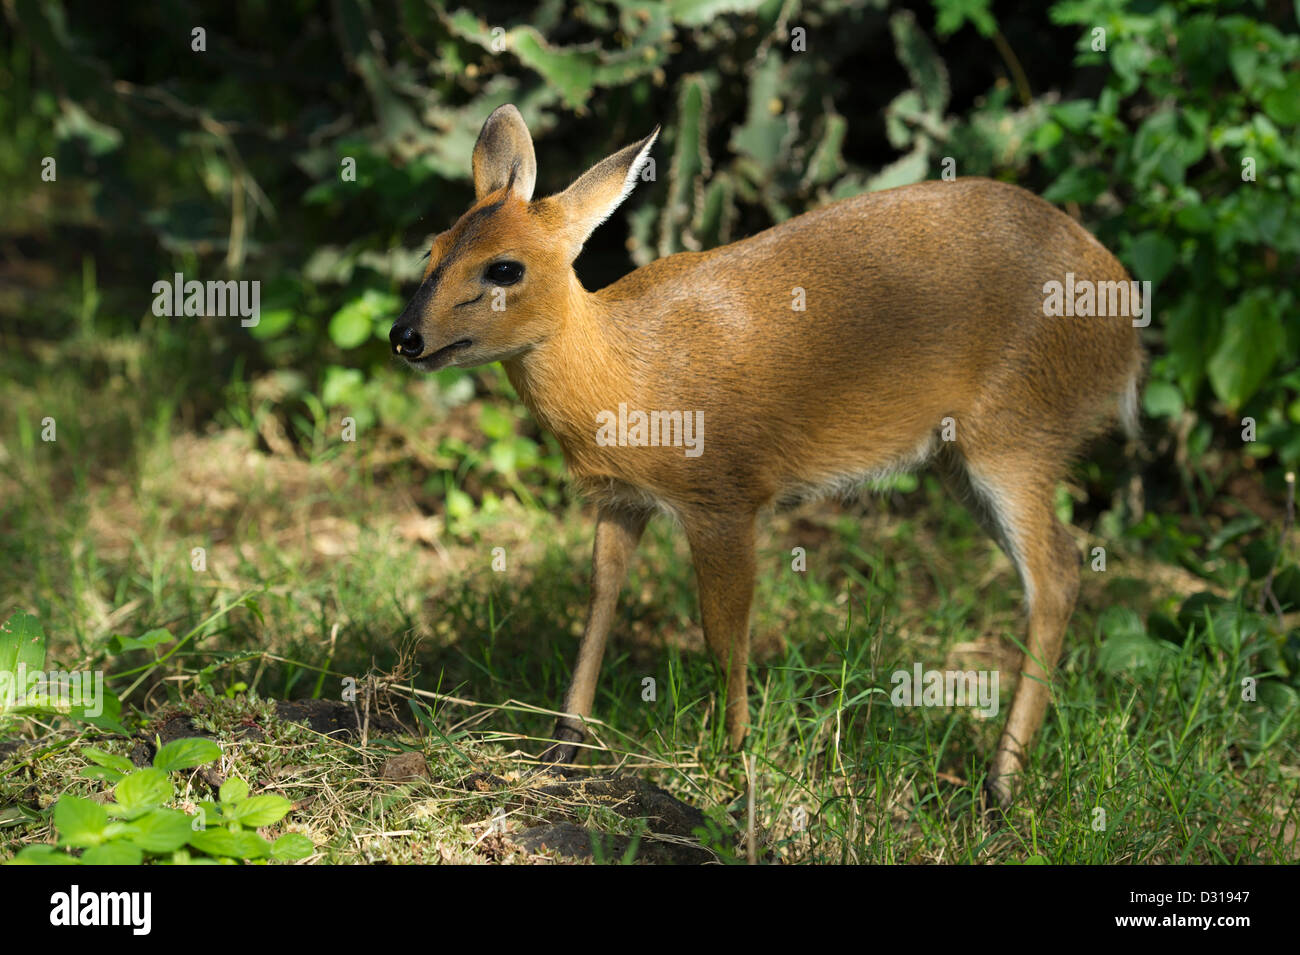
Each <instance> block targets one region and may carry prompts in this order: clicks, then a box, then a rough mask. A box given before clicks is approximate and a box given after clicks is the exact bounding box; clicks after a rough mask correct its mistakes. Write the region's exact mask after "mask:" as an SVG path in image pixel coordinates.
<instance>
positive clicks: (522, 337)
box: [390, 106, 1142, 805]
mask: <svg viewBox="0 0 1300 955" xmlns="http://www.w3.org/2000/svg"><path fill="white" fill-rule="evenodd" d="M657 135H658V129H656V130H655V132H653V133H651V134H650V135H649V136H647V137H646V138H645V139H643V140H641V141H640V142H638V143H635V144H633V145H631V146H628V147H626V148H625V149H622V150H620V151H619V152H616V153H614V154H613V155H612V156H609V157H608V158H606V159H604V160H603V161H601V162H599V163H597V164H596V165H595V166H593V167H592V168H591V169H589V170H588V171H587V172H585V173H584V174H583V175H582V176H581V177H579V178H578V179H577V180H576V181H575V182H574V183H573V184H572V185H570V186H569V187H568V188H567V189H565V190H564V191H563V192H561V193H559V194H557V195H553V196H548V197H546V198H543V199H534V198H533V187H534V185H535V183H536V180H537V163H536V159H535V156H534V152H533V143H532V138H531V137H530V136H529V134H528V129H527V127H526V126H525V125H524V122H523V118H522V117H521V116H520V114H519V112H518V110H516V109H515V108H514V107H513V106H502V107H501V108H499V109H497V110H496V111H494V112H493V113H492V114H491V115H490V116H489V117H488V118H487V121H486V122H485V123H484V124H483V129H482V132H481V133H480V134H479V137H478V141H477V143H476V144H475V146H474V155H473V174H474V191H475V194H476V197H477V199H476V201H475V203H474V205H473V206H472V207H471V208H470V210H469V211H468V212H466V213H465V215H463V216H462V217H461V218H460V220H459V221H458V222H457V223H456V224H455V225H453V226H452V227H451V228H450V229H449V230H447V231H446V232H443V233H442V234H441V235H439V236H438V237H437V238H436V239H434V241H433V246H432V249H431V252H430V255H429V264H428V268H427V270H426V271H425V274H424V278H423V281H422V284H421V285H420V288H419V290H418V291H417V292H416V293H415V296H414V297H413V298H412V299H411V301H410V304H408V305H407V307H406V309H405V310H404V311H403V312H402V315H401V317H400V318H398V320H397V322H396V323H395V324H394V325H393V328H392V332H391V333H390V339H391V342H392V347H393V350H394V352H395V353H396V354H398V355H400V356H401V357H402V358H404V359H406V361H407V362H409V363H410V364H411V365H413V366H414V367H416V368H420V369H424V370H426V371H433V370H435V369H438V368H443V367H446V366H449V365H457V366H461V367H469V366H474V365H482V364H484V363H487V362H494V361H499V362H501V363H502V364H503V365H504V366H505V369H506V373H507V374H508V375H509V377H510V381H511V383H512V384H513V385H514V387H515V389H516V390H517V391H518V393H519V395H520V397H521V398H522V399H523V400H524V403H525V404H526V405H527V406H528V408H529V409H530V411H531V412H532V413H533V415H534V416H535V417H536V419H537V421H538V422H539V423H540V424H541V425H542V426H543V427H545V428H546V429H548V430H549V431H551V432H552V433H553V434H554V435H555V436H556V438H557V439H558V440H559V442H560V444H561V445H562V447H563V449H564V454H565V458H566V461H567V464H568V467H569V469H570V471H571V473H572V476H573V478H574V479H575V481H576V483H577V484H578V485H579V487H580V488H581V489H582V490H584V491H585V492H586V493H587V494H588V495H589V496H591V497H592V498H594V499H595V502H596V504H597V506H598V510H597V517H596V540H595V554H594V571H593V574H592V585H591V586H592V594H591V603H590V607H589V609H588V612H587V621H586V629H585V630H584V632H583V636H582V641H581V646H580V648H579V650H578V660H577V665H576V668H575V670H574V675H573V683H572V685H571V687H570V689H569V692H568V696H567V698H566V699H565V702H564V710H565V712H566V713H567V714H568V715H567V716H566V717H565V718H563V719H561V720H559V721H558V722H557V724H556V727H555V733H554V740H555V745H554V746H552V747H551V748H550V749H549V750H548V751H547V753H546V754H545V757H544V758H545V759H547V760H549V761H553V762H569V761H571V760H572V759H573V758H574V757H575V755H576V752H577V746H575V744H577V743H581V742H582V740H583V739H584V731H583V718H584V717H587V716H589V715H590V714H591V708H592V701H593V698H594V696H595V688H596V679H597V675H598V673H599V670H600V663H601V657H602V655H603V653H604V649H605V639H606V637H607V635H608V634H609V630H610V625H611V622H612V620H613V617H614V612H615V603H616V600H617V598H618V594H619V590H620V589H621V587H622V584H623V580H624V576H625V572H626V570H627V566H628V561H629V558H630V557H631V555H632V552H633V550H634V548H635V547H636V544H637V541H638V539H639V538H640V537H641V533H642V531H643V530H644V528H645V526H646V521H647V520H648V519H649V517H650V516H651V515H652V514H653V513H654V512H656V511H662V512H666V513H667V514H669V515H671V516H672V517H673V518H675V519H676V520H677V521H679V522H680V524H681V525H682V527H683V528H684V529H685V532H686V537H687V540H688V541H689V543H690V548H691V555H692V560H693V563H694V567H695V573H696V578H697V580H698V584H699V599H700V612H701V615H702V618H703V621H702V622H703V627H704V635H705V638H706V641H707V643H708V645H709V648H710V649H711V650H712V651H713V653H714V654H715V655H716V657H717V659H718V662H719V665H720V666H721V667H722V669H723V671H724V672H725V675H726V687H727V699H726V728H727V732H728V734H729V737H730V740H731V743H732V744H733V745H735V746H739V745H740V744H741V743H742V742H743V740H744V737H745V733H746V729H747V724H748V715H749V708H748V700H747V698H746V669H747V663H748V659H749V610H750V602H751V598H752V597H753V593H754V574H755V560H754V535H755V528H754V524H755V518H756V516H757V515H758V513H759V512H760V510H762V509H763V508H764V507H765V506H766V505H769V504H771V503H773V502H776V501H780V500H782V499H788V498H792V497H798V496H800V495H803V494H805V493H807V492H816V491H819V490H836V491H841V490H843V489H844V488H845V487H846V486H850V485H854V484H857V483H860V482H863V481H867V480H870V479H871V478H873V477H878V476H881V475H885V474H888V473H892V472H896V471H898V470H900V469H912V468H917V467H919V466H921V465H923V464H926V463H928V462H934V463H937V464H938V465H940V469H941V473H942V474H943V476H944V477H945V479H946V480H947V482H948V483H949V485H950V486H951V487H952V488H954V489H955V490H956V492H957V493H958V494H959V495H960V497H961V499H962V500H963V501H965V502H966V503H967V504H968V505H969V506H970V507H971V508H972V509H973V511H974V513H975V515H976V517H977V518H978V520H979V521H980V523H981V524H982V526H983V527H984V528H986V529H987V530H988V531H989V532H990V533H991V534H992V536H993V537H994V539H995V540H996V541H997V542H998V543H999V545H1000V546H1001V547H1002V549H1003V550H1004V551H1005V552H1006V553H1007V555H1008V556H1009V557H1010V559H1011V560H1012V562H1013V563H1014V565H1015V567H1016V569H1017V571H1018V572H1019V575H1020V578H1021V580H1022V582H1023V585H1024V592H1025V599H1026V603H1027V605H1028V616H1029V635H1028V642H1027V644H1026V646H1027V647H1028V653H1027V654H1026V655H1025V657H1024V661H1023V664H1022V666H1021V675H1020V680H1019V683H1018V686H1017V687H1016V692H1015V699H1014V701H1013V703H1012V706H1011V712H1010V714H1009V716H1008V718H1007V722H1006V727H1005V729H1004V731H1003V733H1002V736H1001V740H1000V742H999V744H998V748H997V751H996V754H995V755H994V757H993V761H992V765H991V767H990V770H989V773H988V776H987V778H986V789H987V790H988V792H989V794H990V795H991V796H993V797H994V799H995V800H996V801H997V802H999V803H1001V804H1003V805H1005V804H1006V803H1007V802H1008V800H1009V799H1010V796H1011V794H1012V791H1013V786H1014V781H1015V778H1016V776H1017V774H1018V773H1020V772H1021V771H1022V769H1023V768H1024V766H1025V762H1026V757H1027V749H1028V747H1029V744H1030V742H1031V741H1032V739H1033V738H1034V734H1035V732H1036V731H1037V730H1038V727H1039V724H1040V723H1041V722H1042V719H1043V713H1044V710H1045V708H1046V706H1047V702H1048V696H1049V692H1050V690H1049V681H1050V679H1051V673H1052V668H1053V666H1054V665H1055V663H1056V659H1057V655H1058V653H1059V652H1060V649H1061V642H1062V637H1063V636H1064V634H1065V628H1066V623H1067V621H1068V619H1069V617H1070V614H1071V611H1072V609H1073V605H1074V600H1075V593H1076V591H1077V590H1078V586H1079V563H1080V561H1079V554H1078V551H1077V550H1076V548H1075V546H1074V544H1073V543H1072V541H1071V538H1070V535H1069V534H1068V533H1067V532H1066V530H1065V528H1064V527H1063V526H1062V525H1061V524H1060V523H1058V522H1057V519H1056V516H1055V513H1054V510H1053V493H1054V489H1055V487H1056V483H1057V481H1058V480H1059V479H1061V478H1062V477H1063V475H1064V473H1065V471H1066V468H1067V466H1068V464H1069V462H1070V460H1071V458H1072V457H1073V456H1074V455H1075V454H1076V453H1077V452H1078V451H1079V449H1080V447H1081V445H1082V444H1083V443H1084V442H1085V440H1086V439H1087V438H1088V437H1089V436H1090V435H1092V434H1094V433H1096V432H1098V431H1100V430H1101V428H1102V427H1103V426H1104V425H1106V424H1107V423H1109V422H1110V421H1113V420H1114V419H1115V418H1117V417H1118V418H1119V419H1120V420H1121V422H1122V423H1124V424H1125V425H1126V427H1127V428H1128V429H1129V430H1130V431H1132V430H1134V429H1135V426H1136V418H1137V394H1138V392H1137V388H1138V381H1139V377H1140V374H1141V369H1142V352H1141V348H1140V346H1139V343H1138V334H1137V331H1136V329H1135V328H1134V323H1133V321H1132V320H1131V318H1130V317H1129V316H1111V317H1103V318H1077V317H1070V318H1059V317H1048V316H1047V315H1046V314H1045V313H1046V309H1045V307H1044V302H1045V297H1046V296H1045V291H1046V290H1045V285H1046V284H1047V283H1050V282H1066V281H1067V274H1068V273H1073V277H1074V281H1075V283H1076V285H1078V283H1079V282H1082V281H1085V280H1086V281H1090V282H1093V283H1098V282H1108V283H1109V282H1117V283H1125V285H1124V289H1125V290H1127V288H1128V285H1127V283H1128V275H1127V274H1126V273H1125V271H1124V268H1123V266H1121V265H1120V263H1119V262H1118V261H1116V260H1115V258H1114V257H1113V256H1112V255H1111V254H1110V253H1109V252H1107V251H1106V249H1105V248H1103V247H1102V246H1101V244H1100V243H1098V242H1097V240H1096V239H1094V238H1093V237H1092V236H1091V235H1090V234H1089V233H1088V232H1087V231H1086V230H1084V229H1083V228H1082V227H1081V226H1079V225H1078V224H1077V223H1076V222H1074V220H1072V219H1071V218H1070V217H1069V216H1067V215H1065V214H1064V213H1062V212H1060V211H1058V210H1057V209H1055V208H1053V207H1052V206H1051V205H1049V204H1048V203H1047V202H1044V201H1043V200H1042V199H1039V198H1037V197H1036V196H1034V195H1032V194H1031V193H1029V192H1026V191H1025V190H1023V189H1020V188H1017V187H1015V186H1011V185H1005V184H1003V183H1000V182H993V181H990V180H987V179H958V180H956V181H952V182H925V183H920V184H917V185H913V186H905V187H902V188H898V189H889V190H886V191H884V192H877V193H872V194H869V195H861V196H856V197H854V198H850V199H844V200H842V201H840V202H836V203H833V204H831V205H828V206H825V207H823V208H820V209H817V210H815V211H813V212H809V213H806V214H804V215H801V216H797V217H796V218H793V219H790V220H789V221H788V222H784V223H782V224H781V225H778V226H776V227H774V228H771V229H768V230H767V231H766V232H762V233H759V234H758V235H755V236H753V237H751V238H748V239H745V240H743V241H740V242H734V243H732V244H731V245H727V246H724V247H722V248H717V249H713V250H711V251H708V252H683V253H680V254H678V255H672V256H669V257H667V258H664V259H659V260H658V261H656V262H652V263H651V264H649V265H647V266H645V267H643V268H639V269H637V270H636V271H634V272H632V273H631V274H630V275H628V276H626V277H624V278H623V279H621V280H619V281H617V282H615V283H614V284H613V285H611V286H609V287H608V288H605V289H602V290H600V291H599V292H594V293H593V292H588V291H587V290H586V289H585V288H583V287H582V284H581V283H580V282H579V281H578V278H577V276H576V275H575V274H574V271H573V261H574V259H575V258H576V257H577V256H578V253H579V252H581V251H582V247H583V244H584V243H585V242H586V241H587V239H588V238H589V237H590V236H591V234H592V232H593V231H594V230H595V228H596V227H597V226H598V225H600V224H601V223H602V222H603V221H605V219H607V218H608V217H609V215H610V213H612V212H613V211H614V209H615V208H617V206H618V205H619V203H621V202H622V201H623V200H624V199H625V198H626V197H627V195H628V193H629V192H631V190H632V187H633V186H634V185H635V184H636V182H637V179H638V177H639V175H640V173H641V170H642V167H643V165H644V164H645V162H646V159H647V157H648V156H649V154H650V147H651V146H652V145H653V144H654V141H655V137H656V136H657ZM1105 287H1106V286H1103V288H1105ZM800 297H802V299H803V301H802V304H803V306H804V308H803V309H802V310H797V307H796V306H795V303H797V302H799V300H800ZM626 409H632V411H634V412H644V413H656V412H658V413H659V414H655V415H654V417H653V418H651V419H650V420H651V428H652V430H653V431H654V433H653V434H652V435H649V436H647V435H646V434H645V433H644V432H645V429H644V420H642V422H641V424H642V428H641V431H640V432H639V433H637V434H636V435H632V434H631V432H628V436H629V440H627V441H621V440H611V438H612V437H613V425H612V424H611V422H612V421H613V420H614V419H615V417H616V416H617V417H618V418H620V419H621V418H623V416H624V415H627V416H628V418H629V419H632V418H633V415H632V414H631V413H629V412H628V411H627V410H626ZM675 412H681V417H680V418H678V417H677V416H676V415H675V414H674V413H675ZM647 416H648V415H647ZM679 422H680V426H679ZM669 425H671V427H670V426H669ZM661 426H662V427H661ZM692 426H694V427H693V431H688V429H691V428H692ZM624 427H625V426H624V423H623V421H622V420H620V421H619V424H618V432H619V437H620V438H621V437H623V434H624ZM679 428H680V430H679ZM945 429H946V430H947V432H950V433H945ZM680 432H686V433H687V434H689V435H690V436H691V438H692V439H693V441H694V447H693V448H692V447H684V446H683V441H682V440H681V433H680ZM633 437H634V438H636V439H637V440H631V438H633ZM658 438H662V439H663V440H656V439H658ZM948 439H951V440H948ZM629 445H638V446H629Z"/></svg>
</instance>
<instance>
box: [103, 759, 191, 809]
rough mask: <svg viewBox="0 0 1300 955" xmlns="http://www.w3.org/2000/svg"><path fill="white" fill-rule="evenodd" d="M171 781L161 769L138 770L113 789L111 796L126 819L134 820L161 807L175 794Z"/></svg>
mask: <svg viewBox="0 0 1300 955" xmlns="http://www.w3.org/2000/svg"><path fill="white" fill-rule="evenodd" d="M175 791H176V790H175V787H174V786H172V781H171V780H170V779H168V778H167V774H166V773H164V772H163V771H162V770H161V769H138V770H136V771H135V772H133V773H131V775H129V776H127V777H126V778H125V779H123V780H122V781H121V782H120V783H118V784H117V785H116V786H115V787H114V788H113V795H114V796H115V797H117V803H118V805H119V806H120V807H121V808H122V814H123V815H124V816H126V818H128V819H130V818H134V817H135V816H138V815H140V814H141V813H143V812H146V811H147V810H149V809H153V808H154V807H156V806H161V805H162V804H163V803H165V802H166V801H167V800H169V799H171V798H172V795H173V794H174V793H175Z"/></svg>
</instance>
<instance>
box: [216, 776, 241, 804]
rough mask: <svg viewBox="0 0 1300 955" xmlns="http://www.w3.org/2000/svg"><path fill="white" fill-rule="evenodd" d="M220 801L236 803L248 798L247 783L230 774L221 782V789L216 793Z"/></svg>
mask: <svg viewBox="0 0 1300 955" xmlns="http://www.w3.org/2000/svg"><path fill="white" fill-rule="evenodd" d="M218 795H219V796H220V799H221V801H222V802H225V803H236V802H240V801H241V800H244V799H247V798H248V783H246V782H244V781H243V780H242V779H240V778H239V777H238V776H231V777H230V778H229V779H227V780H226V781H225V782H224V783H222V784H221V790H220V792H219V793H218Z"/></svg>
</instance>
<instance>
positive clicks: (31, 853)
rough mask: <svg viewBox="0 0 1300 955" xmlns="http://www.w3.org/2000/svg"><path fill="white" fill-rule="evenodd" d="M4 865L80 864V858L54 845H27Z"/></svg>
mask: <svg viewBox="0 0 1300 955" xmlns="http://www.w3.org/2000/svg"><path fill="white" fill-rule="evenodd" d="M5 865H81V860H80V859H76V858H74V857H72V856H70V855H68V853H66V852H63V851H61V850H59V849H56V848H54V846H45V845H41V846H27V847H26V848H25V849H23V850H22V851H21V852H20V853H18V855H16V856H14V857H13V858H12V859H10V860H9V861H8V862H6V863H5Z"/></svg>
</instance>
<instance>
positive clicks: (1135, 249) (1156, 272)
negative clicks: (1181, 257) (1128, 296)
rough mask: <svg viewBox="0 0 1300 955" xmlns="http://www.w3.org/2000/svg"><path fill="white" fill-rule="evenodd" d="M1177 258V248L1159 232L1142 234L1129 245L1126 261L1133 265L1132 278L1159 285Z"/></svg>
mask: <svg viewBox="0 0 1300 955" xmlns="http://www.w3.org/2000/svg"><path fill="white" fill-rule="evenodd" d="M1177 257H1178V248H1177V246H1175V245H1174V244H1173V242H1171V241H1170V240H1169V239H1167V238H1166V237H1165V236H1163V235H1161V234H1160V233H1159V232H1144V233H1142V234H1141V235H1140V236H1138V237H1137V238H1136V239H1134V240H1133V242H1132V243H1131V244H1130V245H1129V249H1128V259H1129V261H1130V262H1131V263H1132V264H1133V277H1134V278H1136V279H1137V280H1138V281H1149V282H1150V283H1151V284H1152V285H1159V284H1160V281H1161V279H1163V278H1164V277H1165V276H1166V275H1168V274H1169V270H1170V269H1172V268H1173V266H1174V260H1175V259H1176V258H1177Z"/></svg>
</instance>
